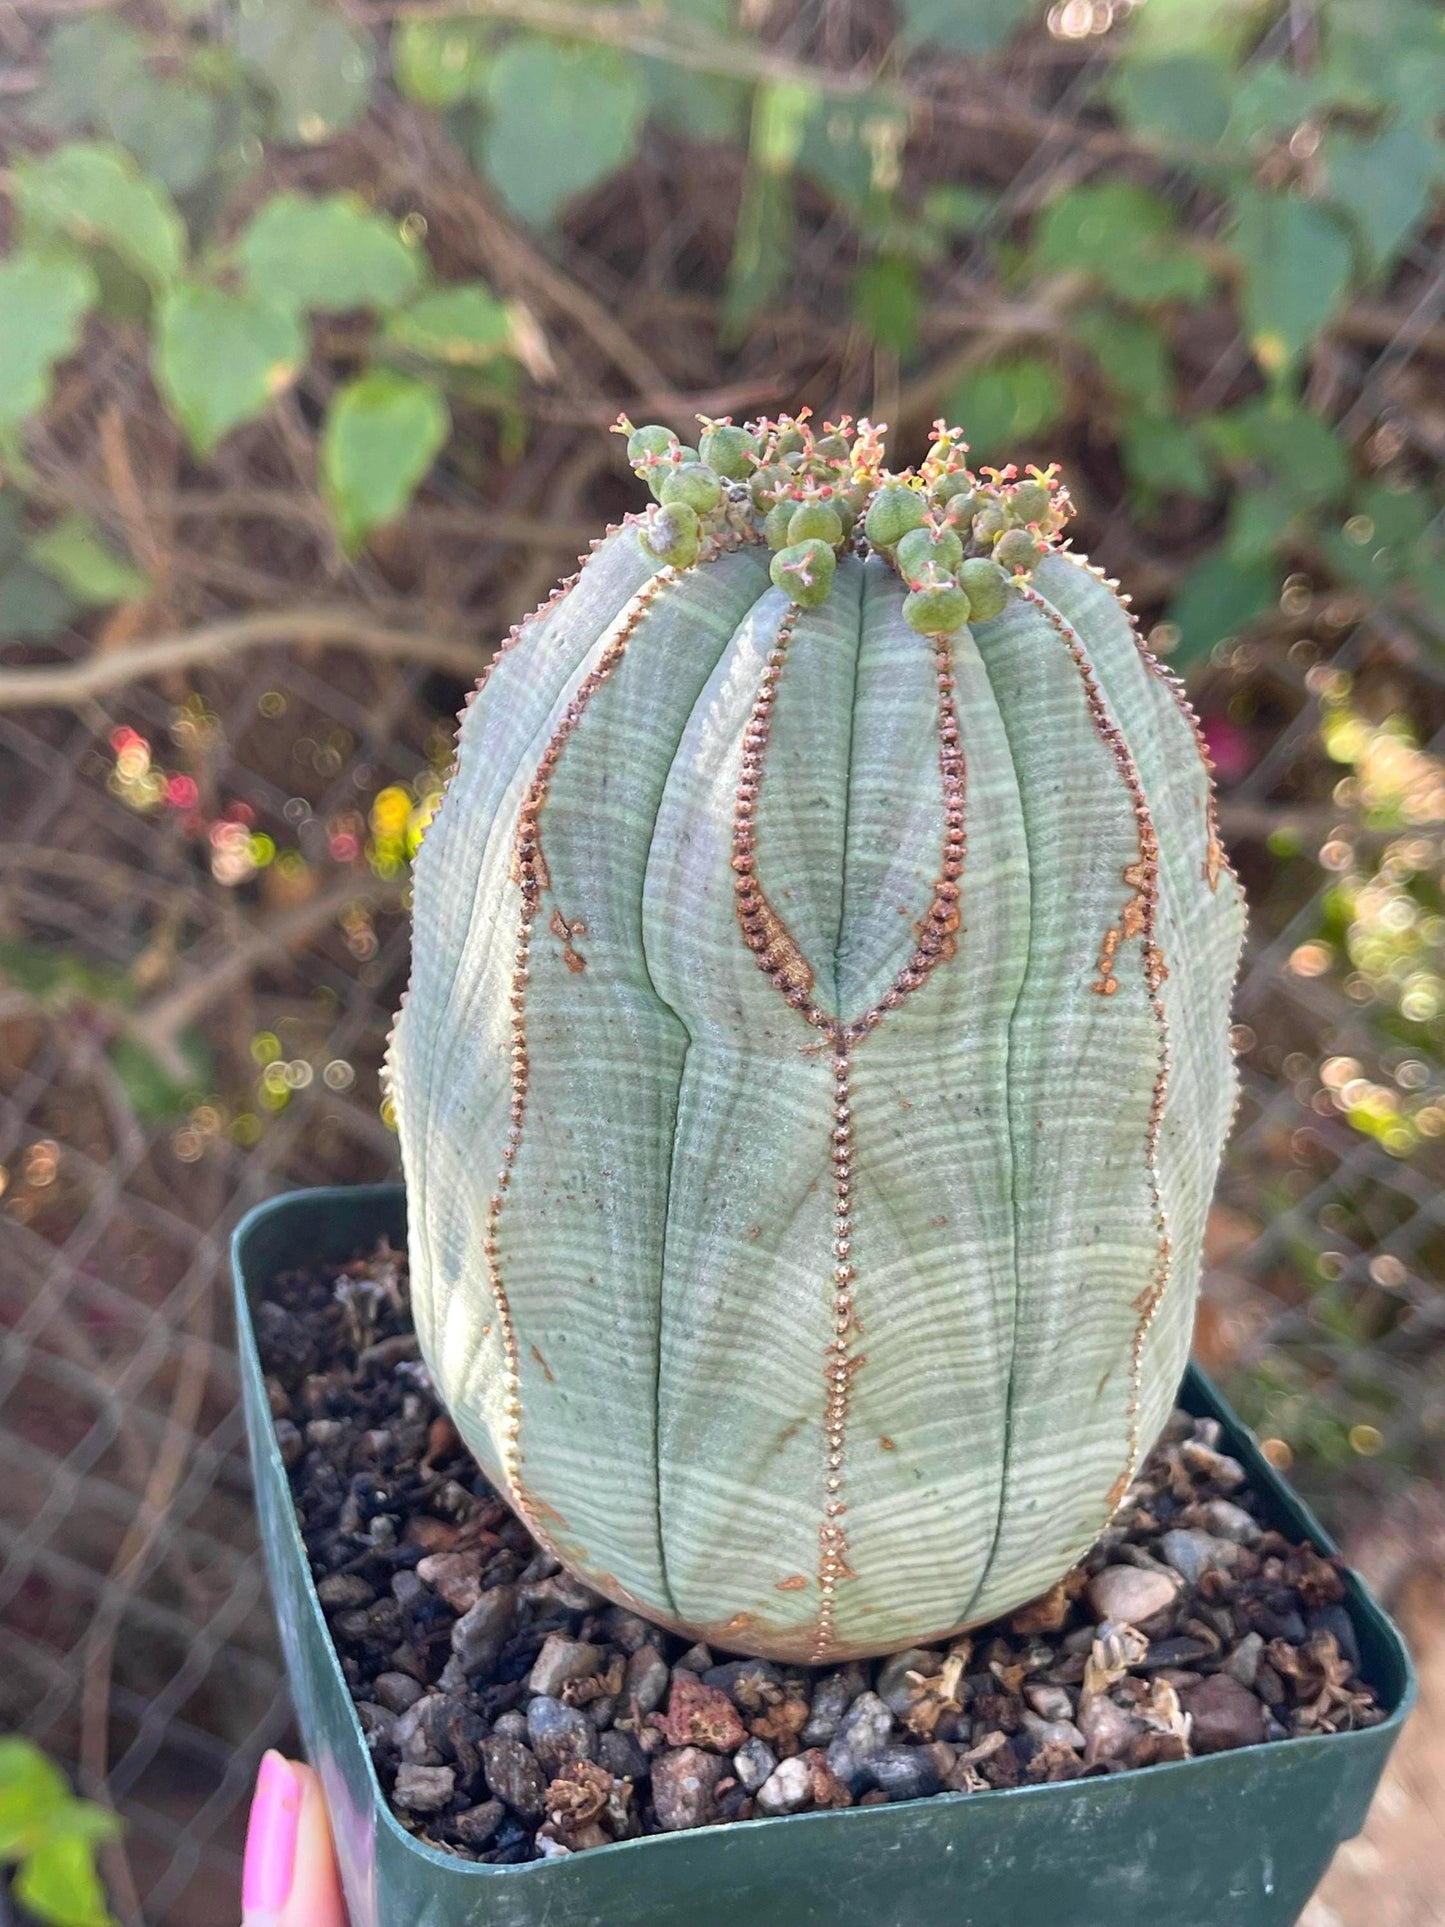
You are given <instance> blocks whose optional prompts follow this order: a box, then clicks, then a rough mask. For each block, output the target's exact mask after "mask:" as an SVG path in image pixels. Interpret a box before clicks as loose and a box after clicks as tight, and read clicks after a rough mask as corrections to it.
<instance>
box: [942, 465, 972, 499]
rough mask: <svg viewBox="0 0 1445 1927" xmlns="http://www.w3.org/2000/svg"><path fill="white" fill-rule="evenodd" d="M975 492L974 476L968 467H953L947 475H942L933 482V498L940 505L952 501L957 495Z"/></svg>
mask: <svg viewBox="0 0 1445 1927" xmlns="http://www.w3.org/2000/svg"><path fill="white" fill-rule="evenodd" d="M972 493H973V477H972V476H971V475H970V474H969V472H968V470H967V469H966V468H953V469H950V470H949V471H948V473H947V474H946V475H940V476H939V478H938V480H937V481H936V482H935V483H934V484H933V499H934V501H935V502H937V503H938V504H939V505H940V506H942V505H943V504H944V503H945V502H951V501H952V500H953V499H954V497H955V496H957V495H971V494H972Z"/></svg>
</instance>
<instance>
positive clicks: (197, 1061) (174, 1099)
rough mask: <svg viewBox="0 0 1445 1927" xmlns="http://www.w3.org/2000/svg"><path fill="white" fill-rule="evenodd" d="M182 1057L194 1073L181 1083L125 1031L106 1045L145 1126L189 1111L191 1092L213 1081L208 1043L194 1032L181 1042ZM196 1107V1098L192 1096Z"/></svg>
mask: <svg viewBox="0 0 1445 1927" xmlns="http://www.w3.org/2000/svg"><path fill="white" fill-rule="evenodd" d="M179 1048H180V1053H181V1056H182V1057H183V1058H184V1059H186V1060H187V1061H188V1062H189V1063H190V1064H191V1065H192V1067H193V1068H192V1073H191V1075H190V1076H189V1077H188V1078H187V1079H186V1081H185V1082H184V1083H183V1084H178V1083H177V1082H176V1080H175V1078H174V1077H172V1076H171V1074H170V1072H169V1071H168V1070H166V1068H165V1066H164V1065H163V1064H161V1063H159V1062H158V1061H157V1060H156V1059H155V1058H154V1057H152V1056H151V1054H150V1052H149V1051H148V1050H147V1049H146V1048H145V1046H144V1045H143V1044H140V1043H138V1042H137V1041H136V1039H135V1038H134V1037H128V1036H126V1034H125V1033H124V1032H122V1033H121V1034H120V1036H118V1037H113V1038H112V1039H111V1041H110V1043H109V1044H107V1045H106V1050H105V1054H106V1056H107V1057H108V1058H109V1059H110V1065H111V1069H112V1070H113V1071H114V1072H115V1074H116V1076H117V1077H118V1078H119V1079H120V1081H121V1085H122V1087H123V1089H124V1091H125V1094H126V1096H127V1097H128V1098H129V1099H130V1104H131V1109H132V1110H133V1111H134V1112H135V1114H136V1116H137V1117H138V1118H139V1119H140V1121H141V1123H142V1124H159V1123H161V1122H163V1121H164V1120H165V1119H166V1118H168V1117H178V1116H180V1114H181V1113H182V1112H183V1111H184V1110H185V1098H186V1094H187V1092H193V1091H195V1090H197V1089H198V1088H199V1089H204V1088H205V1087H206V1085H207V1083H208V1081H209V1078H210V1071H211V1064H210V1052H209V1050H208V1049H207V1047H206V1044H205V1041H204V1040H203V1039H202V1038H201V1037H199V1036H197V1035H194V1034H192V1033H190V1032H187V1033H186V1034H184V1035H183V1036H182V1037H181V1038H180V1040H179ZM191 1102H192V1103H193V1104H194V1102H195V1099H194V1097H192V1099H191Z"/></svg>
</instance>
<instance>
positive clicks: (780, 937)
mask: <svg viewBox="0 0 1445 1927" xmlns="http://www.w3.org/2000/svg"><path fill="white" fill-rule="evenodd" d="M797 619H798V610H797V608H796V607H795V606H794V607H790V608H789V609H788V610H787V612H786V613H785V614H784V616H783V618H782V620H781V622H780V623H779V625H778V633H777V635H776V637H775V638H774V642H773V647H772V649H771V650H770V651H769V653H768V658H767V662H766V664H765V666H764V669H763V674H762V677H761V680H760V682H759V686H758V693H757V696H756V698H755V700H754V703H753V708H752V712H751V714H750V716H749V718H748V722H747V726H746V728H745V729H744V731H743V750H742V759H741V762H740V765H739V770H738V787H737V793H736V797H735V800H734V806H733V855H732V867H733V871H734V873H735V881H734V886H733V888H734V900H735V907H736V911H737V918H738V924H739V927H740V929H741V931H742V936H743V941H744V942H745V943H746V944H747V946H748V948H749V949H750V950H751V951H752V952H753V955H754V957H755V959H756V961H757V965H758V968H759V969H760V970H762V971H763V972H764V973H765V975H766V976H767V977H768V978H769V980H770V981H771V982H772V984H773V985H774V987H775V988H776V989H777V990H778V991H779V993H780V994H781V995H782V996H783V997H784V998H785V999H786V1000H787V1002H788V1003H790V1004H791V1005H792V1006H793V1007H794V1009H796V1010H797V1011H799V1012H800V1013H801V1015H802V1016H803V1018H804V1019H805V1021H806V1022H808V1023H809V1024H811V1025H813V1026H814V1027H815V1028H816V1029H819V1030H822V1031H823V1032H824V1033H825V1035H826V1036H827V1037H828V1039H829V1040H830V1042H831V1044H832V1048H833V1130H832V1140H831V1147H830V1155H831V1161H832V1166H833V1256H834V1260H835V1265H834V1271H833V1337H832V1339H831V1340H830V1341H829V1344H828V1348H827V1353H826V1358H827V1363H826V1366H825V1368H824V1382H825V1385H826V1389H827V1405H826V1408H825V1414H826V1416H825V1423H824V1436H825V1441H826V1445H827V1457H826V1468H825V1475H824V1490H825V1495H826V1496H825V1498H824V1502H823V1520H822V1523H821V1525H820V1526H819V1528H818V1544H819V1555H818V1592H819V1606H818V1616H817V1621H816V1629H815V1636H814V1645H813V1649H812V1654H811V1659H812V1663H813V1664H815V1665H816V1664H820V1663H821V1662H822V1661H823V1660H825V1659H827V1658H829V1657H830V1656H831V1655H832V1654H833V1652H834V1650H835V1628H836V1613H837V1590H838V1586H839V1584H840V1582H841V1581H842V1580H844V1579H852V1578H856V1577H857V1574H856V1573H855V1572H854V1571H853V1569H852V1567H851V1565H850V1564H849V1561H848V1538H847V1528H846V1526H845V1525H844V1523H843V1521H844V1519H845V1517H846V1513H847V1503H846V1501H845V1499H844V1497H843V1469H844V1456H845V1447H846V1443H847V1424H848V1397H849V1390H850V1387H851V1385H852V1381H853V1378H854V1376H855V1375H856V1373H857V1372H858V1371H859V1370H860V1369H861V1367H862V1365H863V1364H864V1362H865V1361H864V1358H863V1356H862V1355H861V1354H860V1355H858V1356H851V1355H850V1351H851V1344H852V1335H853V1333H854V1331H855V1330H857V1329H858V1328H859V1321H858V1312H857V1306H856V1303H855V1300H854V1292H853V1286H854V1282H855V1280H856V1277H857V1273H856V1270H855V1269H854V1266H853V1263H852V1247H853V1112H852V1086H851V1075H852V1072H851V1058H852V1052H853V1049H854V1048H855V1046H856V1045H857V1044H858V1043H859V1042H861V1041H862V1039H863V1038H864V1037H866V1036H867V1035H868V1034H869V1033H870V1032H871V1031H873V1030H875V1029H876V1028H877V1027H878V1025H879V1024H880V1023H881V1022H882V1021H883V1018H884V1017H885V1016H886V1015H887V1013H888V1012H889V1011H890V1010H896V1009H897V1008H898V1007H899V1006H900V1005H901V1004H902V1003H903V1002H904V1001H905V999H906V998H907V997H908V996H910V995H911V994H912V992H913V991H915V990H917V989H919V988H920V986H921V985H922V984H924V983H925V982H926V981H927V979H928V977H929V976H930V974H931V973H932V971H933V970H934V968H935V967H936V965H937V964H938V963H939V962H940V961H942V960H943V959H944V958H947V957H952V956H953V955H955V954H956V951H957V948H958V930H959V927H960V914H959V908H958V899H959V878H960V877H961V875H962V873H963V865H964V858H965V854H966V850H967V831H966V827H965V822H964V807H965V802H966V797H967V761H966V758H965V756H964V752H963V748H962V745H961V743H960V741H959V729H958V711H957V705H956V701H955V683H954V674H953V646H952V644H951V642H950V641H949V639H948V637H947V636H935V637H933V638H932V641H933V646H934V663H935V670H936V677H937V684H938V767H939V775H940V779H941V784H942V790H943V805H944V840H943V852H942V857H941V861H940V866H939V875H938V878H937V880H936V882H935V883H934V887H933V894H932V897H931V898H930V900H929V905H928V908H927V910H926V911H925V912H924V915H923V916H922V917H921V918H920V920H919V923H918V926H917V929H918V942H917V944H916V946H915V948H914V950H913V953H912V955H911V956H910V957H909V959H908V962H907V963H906V964H905V965H904V966H903V968H902V969H901V970H900V971H899V973H898V975H897V976H896V977H895V978H894V980H893V982H892V984H891V985H890V986H889V988H888V989H887V990H886V991H885V992H884V994H883V996H882V997H880V998H879V999H878V1001H877V1002H876V1003H875V1004H873V1005H872V1006H870V1008H869V1009H868V1010H866V1011H865V1012H864V1013H863V1015H862V1016H861V1017H858V1018H855V1019H853V1020H851V1021H849V1022H845V1021H844V1020H843V1018H842V1017H841V1016H837V1017H834V1016H830V1015H829V1014H828V1013H827V1012H825V1011H824V1010H822V1009H821V1008H820V1007H819V1006H818V1005H817V1004H816V1003H815V1002H814V1001H813V998H812V995H811V992H812V987H813V972H812V970H811V968H810V967H809V965H808V963H807V961H806V959H805V958H804V957H803V956H802V953H801V952H800V951H799V949H798V946H797V944H796V943H795V942H794V940H793V938H792V936H791V934H790V933H789V932H788V930H787V927H786V925H785V924H784V923H783V921H782V919H781V918H780V917H779V916H778V914H777V912H776V911H775V910H774V908H773V906H772V904H771V903H770V902H769V901H768V898H767V895H766V893H765V891H764V890H763V887H762V884H761V882H760V881H759V879H758V874H757V822H756V817H757V803H758V796H759V792H760V790H761V788H762V776H763V763H764V757H765V753H766V750H767V746H768V741H769V738H770V736H771V733H772V712H773V705H774V703H775V701H776V699H777V686H778V682H779V679H780V678H781V675H782V671H783V665H784V663H785V662H786V660H787V651H788V644H789V642H790V641H791V640H792V636H793V631H794V629H795V627H796V624H797Z"/></svg>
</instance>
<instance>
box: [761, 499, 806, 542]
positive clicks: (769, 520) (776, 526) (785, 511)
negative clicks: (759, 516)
mask: <svg viewBox="0 0 1445 1927" xmlns="http://www.w3.org/2000/svg"><path fill="white" fill-rule="evenodd" d="M797 512H798V505H797V503H796V502H795V501H793V500H792V498H791V497H790V496H787V495H785V496H784V497H783V498H782V500H781V501H778V502H774V504H773V506H772V507H771V508H770V509H769V510H768V512H767V514H766V515H765V516H764V517H763V540H764V541H765V542H766V543H767V545H768V547H769V548H770V549H785V548H787V546H788V544H789V542H791V541H792V539H793V538H792V537H791V536H790V535H789V534H788V530H789V529H790V528H791V527H792V526H793V517H794V516H795V515H796V514H797Z"/></svg>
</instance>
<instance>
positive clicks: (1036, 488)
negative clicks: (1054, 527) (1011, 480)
mask: <svg viewBox="0 0 1445 1927" xmlns="http://www.w3.org/2000/svg"><path fill="white" fill-rule="evenodd" d="M1051 500H1052V498H1051V497H1050V495H1049V491H1048V490H1047V489H1046V488H1045V487H1044V485H1043V483H1042V482H1033V481H1029V482H1020V483H1019V484H1018V486H1017V487H1016V488H1015V489H1014V492H1013V494H1012V495H1011V496H1010V497H1009V507H1010V508H1011V509H1012V510H1013V512H1014V515H1015V516H1016V517H1017V518H1018V520H1019V521H1020V522H1042V521H1043V519H1044V517H1045V516H1046V515H1047V514H1048V512H1049V508H1050V506H1051Z"/></svg>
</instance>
